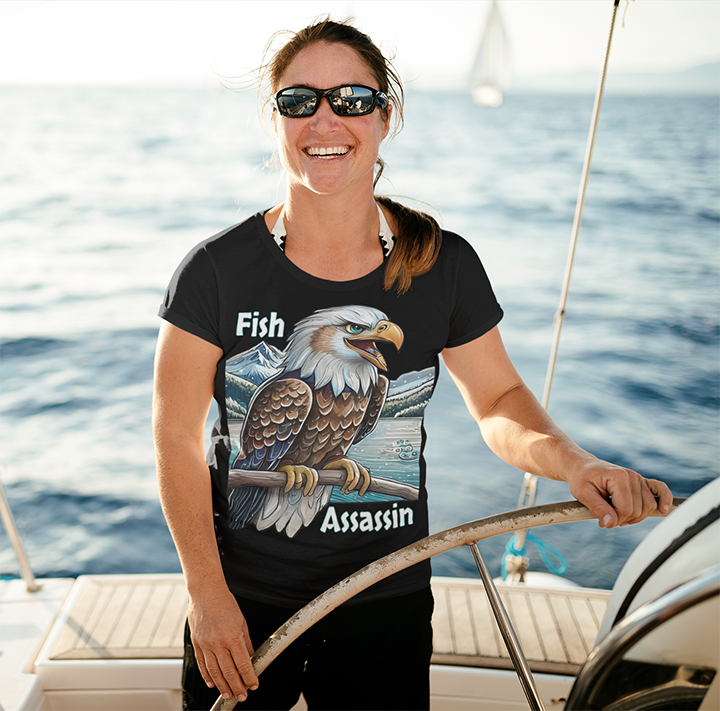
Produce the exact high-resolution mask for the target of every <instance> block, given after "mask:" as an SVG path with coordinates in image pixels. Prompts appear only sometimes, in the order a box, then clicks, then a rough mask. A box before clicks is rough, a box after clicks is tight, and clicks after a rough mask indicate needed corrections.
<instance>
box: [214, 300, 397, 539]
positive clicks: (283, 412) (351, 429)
mask: <svg viewBox="0 0 720 711" xmlns="http://www.w3.org/2000/svg"><path fill="white" fill-rule="evenodd" d="M377 341H384V342H388V343H392V344H393V345H394V346H395V347H396V348H397V349H398V350H399V349H400V347H401V345H402V342H403V333H402V331H401V330H400V328H399V327H398V326H397V325H395V324H394V323H392V322H390V321H389V320H388V318H387V316H386V315H385V314H384V313H383V312H382V311H379V310H378V309H374V308H370V307H365V306H343V307H335V308H329V309H322V310H320V311H316V312H315V313H313V314H312V315H311V316H308V317H307V318H304V319H302V320H301V321H299V322H298V323H297V324H296V325H295V329H294V330H293V332H292V334H290V337H289V338H288V344H287V347H286V348H285V351H284V353H283V358H282V362H281V368H282V369H281V371H280V373H278V374H277V375H276V376H274V377H272V378H271V379H269V380H267V381H266V382H265V383H263V384H262V385H261V386H260V387H259V388H258V389H257V390H256V391H255V393H254V395H253V397H252V399H251V400H250V404H249V406H248V413H247V417H246V419H245V422H244V424H243V428H242V433H241V435H240V453H239V454H238V455H237V457H236V458H235V461H234V462H233V465H232V468H233V469H244V470H254V471H281V472H283V473H284V474H285V475H286V476H287V484H286V485H285V487H270V488H264V487H253V486H249V487H244V488H240V489H232V490H230V492H229V494H228V503H229V514H230V525H231V527H232V528H243V527H245V526H249V525H254V526H255V527H256V528H257V529H258V530H265V529H267V528H270V527H271V526H275V528H276V530H277V531H278V532H282V531H285V533H286V534H287V536H289V537H290V538H292V537H293V536H294V535H295V534H296V533H297V532H298V531H299V530H300V529H301V527H302V526H308V525H309V524H310V523H311V521H312V520H313V518H314V517H315V515H316V514H317V513H318V512H319V511H321V510H322V509H323V508H324V507H325V506H327V504H328V502H329V501H330V496H331V494H332V489H333V487H332V486H323V485H318V473H317V472H318V470H319V469H344V470H345V472H346V473H347V476H346V479H345V483H344V485H343V486H342V487H341V489H340V491H341V492H342V493H344V494H347V493H350V492H352V491H355V490H357V491H358V492H359V493H360V494H361V495H362V494H364V493H365V492H366V490H367V488H368V486H369V484H370V474H369V472H368V471H367V469H366V468H365V467H363V466H362V464H359V463H358V462H356V461H354V460H353V459H350V458H348V457H346V454H347V451H348V449H350V446H351V445H353V444H357V443H358V442H360V441H361V440H362V439H363V438H365V437H367V436H368V435H369V434H370V433H371V432H372V431H373V430H374V429H375V426H376V425H377V422H378V419H379V417H380V413H381V411H382V408H383V405H384V403H385V398H386V396H387V391H388V379H387V378H386V377H385V376H384V375H381V374H380V373H379V371H378V369H382V370H387V364H386V362H385V359H384V358H383V356H382V354H381V353H380V351H379V350H378V348H377V345H376V342H377Z"/></svg>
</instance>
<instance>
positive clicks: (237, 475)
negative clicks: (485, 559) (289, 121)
mask: <svg viewBox="0 0 720 711" xmlns="http://www.w3.org/2000/svg"><path fill="white" fill-rule="evenodd" d="M383 273H384V265H383V266H380V267H378V268H377V269H376V270H374V271H373V272H371V273H370V274H367V275H366V276H364V277H361V278H360V279H354V280H352V281H345V282H336V281H328V280H325V279H319V278H316V277H313V276H311V275H309V274H307V273H305V272H303V271H301V270H300V269H298V268H297V267H296V266H295V265H294V264H293V263H292V262H291V261H290V260H289V259H288V258H287V257H286V256H285V254H284V252H283V251H282V250H281V249H280V248H278V246H277V245H276V244H275V242H274V241H273V238H272V235H271V234H270V233H269V232H268V230H267V227H266V225H265V220H264V214H262V213H259V214H257V215H255V216H253V217H251V218H250V219H248V220H246V221H245V222H243V223H241V224H239V225H235V226H233V227H231V228H229V229H227V230H225V231H223V232H221V233H220V234H218V235H216V236H214V237H212V238H210V239H208V240H206V241H205V242H202V243H201V244H199V245H198V246H197V247H196V248H194V249H193V250H192V251H191V252H190V254H188V256H187V257H186V258H185V259H184V260H183V262H182V263H181V264H180V266H179V267H178V269H177V271H176V272H175V274H174V276H173V278H172V280H171V282H170V285H169V287H168V290H167V293H166V295H165V300H164V303H163V305H162V307H161V309H160V316H161V317H162V318H164V319H166V320H167V321H169V322H170V323H172V324H174V325H175V326H177V327H179V328H181V329H183V330H185V331H188V332H189V333H192V334H194V335H196V336H198V337H200V338H202V339H204V340H206V341H208V342H210V343H212V344H214V345H216V346H218V347H219V348H221V349H222V351H223V357H222V359H221V360H220V361H219V362H218V366H217V376H216V380H215V399H216V401H217V403H218V407H219V411H220V415H219V418H218V420H217V422H216V423H215V425H214V428H213V431H212V438H211V439H212V441H211V445H210V449H209V451H208V456H207V461H208V465H209V468H210V472H211V475H212V482H213V507H214V513H215V528H216V534H217V540H218V546H219V549H220V552H221V558H222V563H223V568H224V571H225V576H226V579H227V582H228V585H229V587H230V590H231V591H232V592H233V593H234V594H236V595H239V596H243V597H247V598H251V599H255V600H260V601H264V602H266V603H269V604H275V605H281V606H294V605H304V604H306V603H307V602H309V601H310V600H312V599H313V598H314V597H316V596H317V595H319V594H320V593H321V592H323V591H324V590H326V589H327V588H328V587H330V586H331V585H333V584H335V583H336V582H338V581H340V580H342V579H343V578H344V577H346V576H348V575H350V574H351V573H354V572H355V571H357V570H359V569H360V568H362V567H363V566H364V565H367V564H368V563H370V562H372V561H373V560H375V559H377V558H379V557H381V556H383V555H386V554H388V553H390V552H392V551H395V550H397V549H399V548H402V547H404V546H406V545H409V544H410V543H413V542H414V541H417V540H419V539H420V538H423V537H424V536H426V535H427V533H428V516H427V493H426V490H425V476H426V472H425V461H424V459H423V455H422V452H423V447H424V444H425V430H424V428H423V413H424V409H425V406H426V405H427V404H428V402H429V400H430V396H431V395H432V392H433V389H434V387H435V383H436V381H437V373H438V354H439V353H440V352H441V351H442V350H443V349H444V348H447V347H453V346H459V345H462V344H464V343H468V342H469V341H472V340H474V339H475V338H478V337H479V336H481V335H483V334H484V333H486V332H487V331H489V330H490V329H492V328H493V327H494V326H495V325H497V323H498V322H499V321H500V319H501V318H502V310H501V308H500V306H499V305H498V303H497V301H496V299H495V296H494V294H493V292H492V288H491V286H490V283H489V281H488V279H487V276H486V274H485V270H484V269H483V267H482V264H481V263H480V260H479V258H478V257H477V254H476V253H475V251H474V250H473V249H472V247H471V246H470V245H469V244H468V243H467V242H466V241H465V240H463V239H462V238H461V237H459V236H458V235H456V234H453V233H452V232H443V242H442V247H441V249H440V254H439V257H438V259H437V262H436V263H435V265H434V266H433V268H432V269H431V270H430V271H429V272H428V273H427V274H424V275H423V276H419V277H415V278H414V279H413V281H412V287H411V289H410V290H409V291H408V292H407V293H406V294H403V295H402V296H400V295H398V294H397V293H396V292H395V291H384V290H383V286H382V280H383ZM449 446H451V443H449ZM302 467H308V468H311V469H312V470H314V471H317V472H318V473H319V474H318V477H319V483H318V484H317V485H316V487H315V489H314V490H312V491H310V490H308V489H307V488H306V483H307V482H308V481H311V480H312V479H311V476H312V474H311V473H310V474H308V472H307V471H306V470H305V469H303V468H302ZM260 472H264V474H261V473H260ZM365 472H367V474H366V473H365ZM328 477H331V478H330V479H328ZM332 477H334V478H332ZM352 479H355V480H356V481H357V484H356V485H355V486H354V487H352V486H351V487H350V489H351V490H349V491H347V492H343V491H342V489H343V484H344V483H345V482H346V480H352ZM323 480H325V482H326V483H325V484H323ZM328 482H329V483H328ZM367 482H370V484H369V487H368V489H367V491H366V492H365V493H364V494H363V495H360V494H359V491H360V489H361V487H362V486H363V485H364V484H365V483H367ZM278 484H279V485H278ZM286 485H291V486H292V488H290V490H289V491H288V492H287V493H286V492H285V488H287V486H286ZM429 577H430V565H429V562H425V563H421V564H418V565H415V566H413V567H412V568H410V569H408V570H405V571H402V572H400V573H397V574H395V575H393V576H391V577H390V578H388V579H386V580H384V581H381V582H379V583H377V584H375V585H374V586H372V587H371V588H369V589H368V590H367V591H365V592H364V593H362V594H361V595H360V596H358V597H357V598H356V601H357V600H365V601H367V600H370V599H376V598H382V597H389V596H393V595H401V594H405V593H409V592H414V591H416V590H419V589H421V588H423V587H424V586H426V585H427V584H428V583H429Z"/></svg>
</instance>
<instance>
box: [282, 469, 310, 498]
mask: <svg viewBox="0 0 720 711" xmlns="http://www.w3.org/2000/svg"><path fill="white" fill-rule="evenodd" d="M277 470H278V471H279V472H285V475H286V476H287V484H285V488H284V490H283V491H284V492H285V493H286V494H289V493H290V491H292V489H300V488H301V487H302V486H303V480H304V484H305V488H304V489H303V496H310V494H312V493H313V492H314V491H315V487H316V486H317V484H318V473H317V472H316V471H315V470H314V469H312V468H311V467H306V466H303V465H302V464H286V465H285V466H282V467H278V469H277Z"/></svg>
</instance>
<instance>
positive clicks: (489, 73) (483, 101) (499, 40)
mask: <svg viewBox="0 0 720 711" xmlns="http://www.w3.org/2000/svg"><path fill="white" fill-rule="evenodd" d="M510 72H511V56H510V42H509V40H508V36H507V33H506V32H505V28H504V26H503V22H502V17H501V16H500V5H499V3H498V0H492V5H491V6H490V12H488V16H487V20H486V21H485V30H484V32H483V35H482V38H481V39H480V45H479V46H478V50H477V53H476V55H475V61H474V63H473V66H472V69H471V71H470V88H471V90H472V96H473V99H474V100H475V103H477V104H480V106H500V104H502V101H503V91H504V90H505V89H507V88H508V86H509V84H510Z"/></svg>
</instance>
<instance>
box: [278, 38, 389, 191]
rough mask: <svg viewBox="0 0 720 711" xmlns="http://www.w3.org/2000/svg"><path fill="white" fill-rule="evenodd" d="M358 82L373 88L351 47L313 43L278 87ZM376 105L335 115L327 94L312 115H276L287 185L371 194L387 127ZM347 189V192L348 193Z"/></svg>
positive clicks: (325, 86)
mask: <svg viewBox="0 0 720 711" xmlns="http://www.w3.org/2000/svg"><path fill="white" fill-rule="evenodd" d="M349 84H361V85H363V86H369V87H372V88H373V89H377V88H378V86H377V81H376V80H375V78H374V76H373V74H372V72H371V71H370V68H369V67H368V66H367V64H365V62H364V61H363V60H362V59H361V58H360V56H359V55H358V54H357V52H355V50H354V49H351V48H350V47H348V46H346V45H344V44H337V43H332V44H330V43H327V42H316V43H315V44H312V45H310V46H309V47H306V48H305V49H303V50H302V51H301V52H299V53H298V54H297V55H296V56H295V58H294V59H293V60H292V62H290V64H289V65H288V67H287V69H286V70H285V72H284V73H283V75H282V77H281V79H280V82H279V84H278V87H277V90H276V91H279V90H280V89H285V88H287V87H291V86H309V87H312V88H313V89H332V88H334V87H337V86H343V85H349ZM390 110H391V107H388V113H387V119H386V118H385V117H384V116H383V113H384V112H382V111H381V110H380V109H379V108H377V107H376V108H375V110H374V111H373V112H372V113H371V114H367V115H365V116H337V115H336V114H334V113H333V111H332V109H331V108H330V104H329V103H328V100H327V98H324V99H322V100H321V101H320V106H319V107H318V109H317V111H316V112H315V114H314V115H313V116H308V117H307V118H288V117H285V116H281V115H280V114H279V113H278V112H277V111H276V112H275V113H274V122H275V131H276V134H277V137H278V149H279V152H280V160H281V161H282V163H283V166H284V167H285V169H286V170H287V172H288V175H289V189H290V190H294V189H306V190H309V191H311V192H313V193H315V194H319V195H328V194H337V193H342V192H347V194H348V197H349V195H350V193H351V192H352V191H354V190H359V191H363V190H369V191H370V193H371V194H372V182H373V168H374V166H375V161H376V160H377V156H378V151H379V149H380V143H381V142H382V140H383V139H384V138H385V136H386V135H387V133H388V129H389V120H390ZM348 191H350V192H348Z"/></svg>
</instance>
